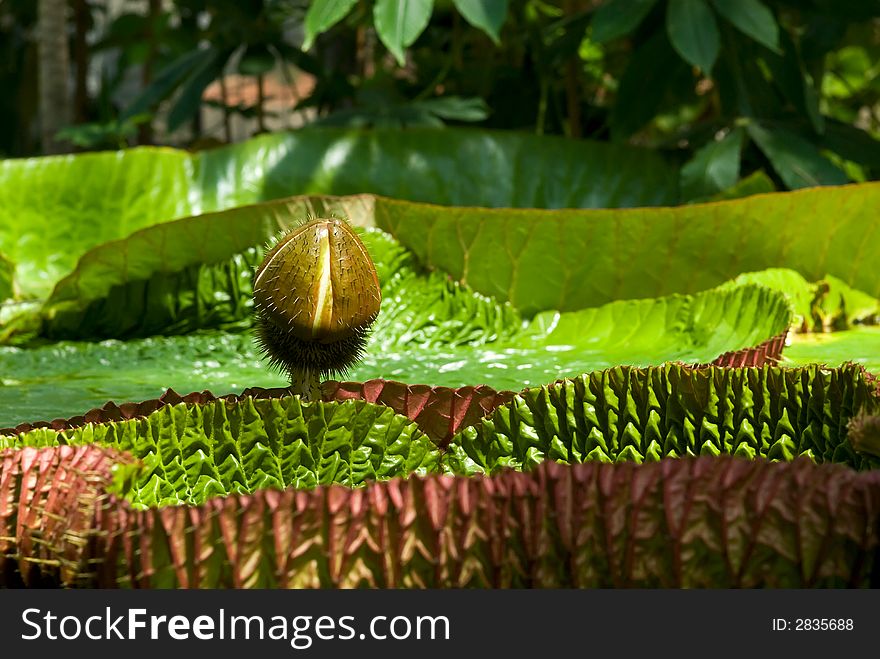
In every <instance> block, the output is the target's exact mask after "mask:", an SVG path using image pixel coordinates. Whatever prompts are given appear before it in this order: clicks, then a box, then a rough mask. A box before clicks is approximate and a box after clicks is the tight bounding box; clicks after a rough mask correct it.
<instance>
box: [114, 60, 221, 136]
mask: <svg viewBox="0 0 880 659" xmlns="http://www.w3.org/2000/svg"><path fill="white" fill-rule="evenodd" d="M215 56H216V50H215V49H214V48H203V49H198V50H193V51H190V52H187V53H185V54H183V55H181V56H180V57H178V58H177V59H176V60H174V61H173V62H172V63H171V64H169V65H168V66H166V67H165V68H164V69H162V70H161V71H160V72H159V74H158V75H157V76H156V79H155V80H153V82H152V83H151V84H150V86H149V87H147V88H146V89H145V90H144V91H142V92H141V93H140V95H139V96H138V97H137V98H135V99H134V101H132V103H131V105H129V106H128V107H127V108H126V109H125V111H124V112H123V113H122V116H121V117H120V119H128V118H130V117H134V116H136V115H138V114H142V113H144V112H148V111H150V110H152V109H153V107H154V106H155V105H156V104H157V103H159V102H160V101H163V100H165V99H166V98H168V96H170V95H171V94H172V92H174V90H175V89H177V87H178V85H180V83H181V82H183V81H184V80H186V79H187V78H188V77H189V76H191V75H192V74H193V72H195V71H199V70H201V69H202V67H204V66H205V65H206V63H207V62H210V61H211V60H212V59H214V57H215Z"/></svg>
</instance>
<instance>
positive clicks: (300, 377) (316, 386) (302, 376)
mask: <svg viewBox="0 0 880 659" xmlns="http://www.w3.org/2000/svg"><path fill="white" fill-rule="evenodd" d="M290 391H291V393H292V394H293V395H294V396H302V399H303V400H307V401H312V400H320V399H321V380H320V379H319V378H318V373H317V372H316V371H310V370H309V369H307V368H301V369H295V370H293V371H291V372H290Z"/></svg>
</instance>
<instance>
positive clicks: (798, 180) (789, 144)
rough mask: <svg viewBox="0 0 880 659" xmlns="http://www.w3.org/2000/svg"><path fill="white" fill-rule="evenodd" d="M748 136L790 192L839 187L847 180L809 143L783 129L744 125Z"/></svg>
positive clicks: (750, 124) (844, 175) (753, 124)
mask: <svg viewBox="0 0 880 659" xmlns="http://www.w3.org/2000/svg"><path fill="white" fill-rule="evenodd" d="M747 130H748V131H749V136H750V137H751V138H752V139H753V140H755V143H756V144H757V145H758V147H759V148H760V149H761V151H763V152H764V155H766V156H767V159H768V160H769V161H770V164H772V165H773V169H775V170H776V173H777V174H779V177H780V178H781V179H782V181H783V183H785V185H787V186H788V187H789V188H790V189H792V190H794V189H797V188H806V187H812V186H817V185H843V184H845V183H848V182H849V178H848V177H847V176H846V174H844V173H843V172H842V171H841V170H840V169H839V168H837V167H836V166H835V165H834V164H832V163H831V161H830V160H828V159H827V158H826V157H825V156H823V155H822V154H821V153H820V152H819V150H818V149H817V148H816V147H815V146H813V144H811V143H810V142H808V141H807V140H805V139H803V138H802V137H800V136H798V135H796V134H795V133H792V132H791V131H789V130H787V129H784V128H775V129H772V130H771V129H768V128H765V127H763V126H761V125H760V124H757V123H754V122H752V123H749V125H748V126H747Z"/></svg>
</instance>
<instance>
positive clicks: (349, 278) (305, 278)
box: [254, 219, 382, 383]
mask: <svg viewBox="0 0 880 659" xmlns="http://www.w3.org/2000/svg"><path fill="white" fill-rule="evenodd" d="M381 299H382V298H381V293H380V291H379V279H378V277H377V275H376V268H375V266H374V265H373V261H372V259H370V255H369V253H368V252H367V249H366V247H364V244H363V243H362V242H361V240H360V238H358V237H357V235H356V234H355V232H354V231H353V230H352V229H351V227H349V225H348V224H347V223H345V222H344V221H342V220H336V219H316V220H312V221H310V222H307V223H306V224H303V225H302V226H299V227H297V228H296V229H294V230H292V231H291V232H290V233H288V234H287V235H285V236H284V237H282V238H281V240H279V241H278V244H276V245H275V247H273V248H272V250H271V251H269V253H268V254H266V258H265V259H264V260H263V263H262V264H261V265H260V267H259V268H258V269H257V272H256V275H255V277H254V306H255V308H256V311H257V336H258V340H259V342H260V344H261V347H262V349H263V351H264V353H265V354H266V355H267V356H268V357H269V361H270V363H271V364H272V365H273V366H275V367H278V368H281V369H283V370H285V371H287V372H288V373H289V374H290V376H291V382H293V383H296V382H300V381H302V379H303V377H305V378H306V379H308V378H309V377H310V376H313V375H320V376H322V377H326V376H329V375H331V374H334V373H342V372H344V371H345V370H346V369H348V368H349V367H350V366H352V365H353V364H354V363H356V362H357V360H358V359H359V358H360V355H361V353H362V352H363V349H364V345H365V344H366V336H367V332H368V330H369V328H370V325H372V324H373V321H375V319H376V316H377V315H378V314H379V304H380V302H381ZM303 373H305V376H304V375H303Z"/></svg>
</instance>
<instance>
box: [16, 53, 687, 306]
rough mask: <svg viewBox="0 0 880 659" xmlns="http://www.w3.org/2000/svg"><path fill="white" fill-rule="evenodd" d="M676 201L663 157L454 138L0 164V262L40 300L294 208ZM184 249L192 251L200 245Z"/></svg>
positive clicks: (261, 143)
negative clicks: (116, 253)
mask: <svg viewBox="0 0 880 659" xmlns="http://www.w3.org/2000/svg"><path fill="white" fill-rule="evenodd" d="M200 52H201V51H200ZM478 105H479V103H470V102H468V103H457V104H455V105H452V106H451V105H450V104H449V101H447V102H446V104H445V105H444V104H443V103H440V104H439V108H438V107H437V104H433V107H432V104H431V103H430V102H428V106H429V108H432V109H433V110H434V111H439V112H442V113H445V114H452V113H453V112H461V113H469V114H468V118H476V117H477V116H478V113H479V107H478ZM460 116H464V114H462V115H460ZM413 154H419V156H418V158H415V157H414V156H413ZM677 187H678V182H677V172H676V171H675V169H674V168H673V167H670V166H669V164H668V163H667V162H666V161H665V160H664V159H663V158H662V157H660V156H658V155H657V154H655V153H651V152H649V151H647V150H643V149H635V148H632V147H626V146H614V145H609V144H603V143H598V142H588V141H571V140H566V139H562V138H556V137H552V138H551V137H545V138H542V137H538V136H535V135H524V134H518V133H510V132H509V133H504V132H479V133H478V132H474V131H471V130H465V129H454V128H447V129H444V130H434V129H408V130H405V131H396V130H388V129H384V130H381V129H380V130H373V131H357V130H338V129H328V128H323V129H304V130H300V131H296V132H292V133H277V134H271V135H264V136H261V137H259V138H255V139H253V140H249V141H247V142H243V143H240V144H236V145H233V146H229V147H225V148H221V149H216V150H211V151H204V152H200V153H197V154H189V153H187V152H186V151H176V150H173V149H167V148H161V149H158V148H153V147H144V148H136V149H130V150H126V151H122V152H119V153H110V152H104V153H89V154H82V155H71V156H65V157H63V158H38V159H28V160H3V161H0V253H3V254H5V256H6V257H7V258H8V259H9V260H10V261H12V262H13V263H14V264H15V282H16V286H17V288H18V291H19V294H20V295H22V296H24V297H31V298H35V297H45V296H46V295H47V294H48V293H49V291H50V290H51V288H52V287H53V286H54V285H55V283H56V282H57V281H58V280H59V279H60V278H61V277H63V276H65V275H67V274H69V273H70V271H71V270H72V269H73V267H74V265H75V264H76V262H77V260H78V259H79V257H80V256H82V254H84V253H85V252H86V251H87V250H88V249H90V248H91V247H94V246H96V245H100V244H103V243H107V242H109V241H111V240H116V239H120V238H123V237H125V236H128V235H130V234H131V233H133V232H135V231H137V230H138V229H141V228H144V227H147V226H151V225H153V224H158V223H162V222H167V221H169V220H172V219H178V218H181V217H186V216H188V215H193V214H196V213H205V212H210V211H214V210H220V209H224V208H230V207H233V206H241V205H248V204H254V203H258V202H261V201H265V200H268V199H277V198H283V197H288V196H289V195H291V194H309V193H315V194H350V193H360V192H364V191H373V192H376V193H379V194H384V195H388V196H394V197H399V198H403V199H415V200H421V201H428V202H433V203H438V204H447V205H449V204H458V205H469V206H506V207H510V206H519V207H523V206H525V207H528V206H539V207H540V206H550V207H582V206H639V205H644V206H649V205H650V206H656V205H663V204H671V203H674V202H675V201H676V199H677V194H678V191H677ZM191 246H192V247H193V248H194V249H199V241H194V242H193V243H192V245H191Z"/></svg>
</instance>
